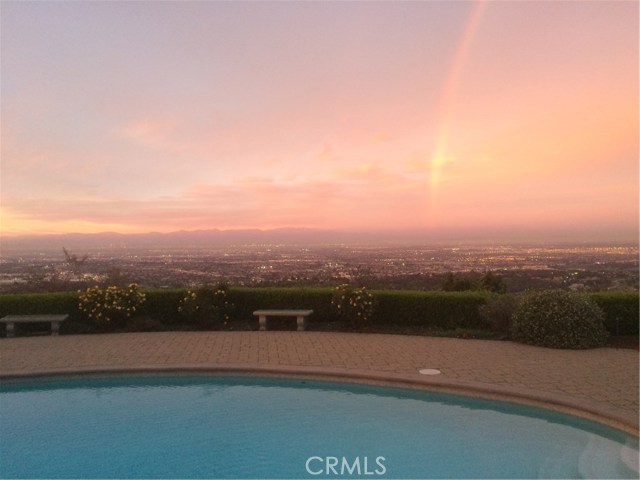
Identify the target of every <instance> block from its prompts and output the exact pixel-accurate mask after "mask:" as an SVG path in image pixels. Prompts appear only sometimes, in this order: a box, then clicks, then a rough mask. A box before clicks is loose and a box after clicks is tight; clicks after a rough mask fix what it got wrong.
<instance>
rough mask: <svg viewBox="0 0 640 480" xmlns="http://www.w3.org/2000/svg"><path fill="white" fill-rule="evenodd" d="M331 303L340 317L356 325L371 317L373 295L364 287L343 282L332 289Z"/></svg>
mask: <svg viewBox="0 0 640 480" xmlns="http://www.w3.org/2000/svg"><path fill="white" fill-rule="evenodd" d="M331 305H333V307H334V308H335V311H336V313H337V314H338V315H339V316H340V317H342V318H344V319H345V320H347V321H348V322H349V323H351V325H352V326H354V327H358V326H361V325H362V324H365V323H366V322H367V321H368V320H370V319H371V315H372V314H373V295H371V293H369V292H368V291H367V289H366V288H365V287H360V288H354V287H352V286H350V285H347V284H346V283H343V284H342V285H339V286H337V287H336V288H335V289H334V291H333V296H332V297H331Z"/></svg>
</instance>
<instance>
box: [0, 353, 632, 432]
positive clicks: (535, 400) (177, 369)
mask: <svg viewBox="0 0 640 480" xmlns="http://www.w3.org/2000/svg"><path fill="white" fill-rule="evenodd" d="M123 374H124V375H129V376H132V375H163V374H172V375H177V374H178V375H188V374H198V375H207V374H208V375H243V376H263V377H264V376H268V377H288V378H307V379H317V380H329V381H331V380H333V381H339V382H346V383H360V384H373V385H381V386H393V387H403V388H411V389H419V390H427V391H437V392H443V393H452V394H458V395H466V396H473V397H480V398H486V399H490V400H500V401H506V402H512V403H517V404H523V405H529V406H533V407H538V408H543V409H547V410H551V411H557V412H562V413H567V414H569V415H574V416H577V417H581V418H586V419H588V420H592V421H595V422H598V423H601V424H605V425H608V426H610V427H613V428H617V429H619V430H622V431H624V432H626V433H628V434H631V435H634V436H636V437H637V436H639V418H638V416H637V415H635V416H634V415H631V414H627V413H621V412H620V411H619V410H618V409H616V408H615V407H611V406H608V405H604V404H602V403H599V402H593V401H589V400H585V399H579V398H575V397H571V396H569V395H561V394H557V393H552V392H541V391H537V390H531V389H527V388H521V387H512V386H503V385H493V384H488V383H481V382H474V381H468V380H454V379H447V378H442V377H438V376H425V375H420V374H418V373H415V374H406V373H395V372H394V373H391V372H377V371H371V370H357V369H341V368H331V367H307V366H264V365H249V364H225V365H213V366H212V365H202V364H176V365H171V366H166V365H137V366H135V367H131V366H121V367H119V366H109V367H72V368H58V369H48V370H34V371H29V372H11V373H2V374H0V381H3V380H19V379H37V378H55V377H67V378H68V377H82V376H117V375H123Z"/></svg>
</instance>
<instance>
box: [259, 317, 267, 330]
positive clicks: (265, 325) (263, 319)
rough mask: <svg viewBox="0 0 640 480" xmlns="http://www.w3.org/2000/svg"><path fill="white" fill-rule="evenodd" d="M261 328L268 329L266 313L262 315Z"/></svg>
mask: <svg viewBox="0 0 640 480" xmlns="http://www.w3.org/2000/svg"><path fill="white" fill-rule="evenodd" d="M259 322H260V330H266V329H267V316H266V315H260V320H259Z"/></svg>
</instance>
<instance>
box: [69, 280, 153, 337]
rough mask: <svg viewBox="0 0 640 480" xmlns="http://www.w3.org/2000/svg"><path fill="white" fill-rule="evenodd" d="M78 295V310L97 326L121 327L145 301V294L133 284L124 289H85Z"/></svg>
mask: <svg viewBox="0 0 640 480" xmlns="http://www.w3.org/2000/svg"><path fill="white" fill-rule="evenodd" d="M79 293H80V297H79V305H78V308H79V309H80V311H81V312H83V313H84V314H85V315H86V316H87V317H88V318H89V319H90V320H91V321H92V322H94V323H95V324H96V325H98V326H102V327H107V328H110V329H113V328H117V327H122V326H124V324H125V323H126V321H127V319H128V318H129V317H131V315H132V314H134V313H136V311H137V310H138V307H139V306H140V305H142V304H143V303H144V301H145V294H144V293H142V292H140V291H139V290H138V285H136V284H135V283H131V284H129V285H128V286H127V287H126V288H119V287H116V286H111V287H106V288H104V289H103V288H100V287H98V286H96V287H91V288H87V290H86V291H85V292H84V293H82V292H79Z"/></svg>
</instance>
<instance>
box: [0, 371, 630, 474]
mask: <svg viewBox="0 0 640 480" xmlns="http://www.w3.org/2000/svg"><path fill="white" fill-rule="evenodd" d="M0 412H1V415H0V477H2V478H638V466H637V458H638V439H637V437H633V436H630V435H627V434H626V433H624V432H621V431H619V430H616V429H613V428H610V427H607V426H603V425H600V424H598V423H594V422H591V421H587V420H585V419H581V418H577V417H572V416H568V415H564V414H560V413H554V412H550V411H546V410H543V409H536V408H530V407H526V406H522V405H516V404H510V403H505V402H496V401H490V400H483V399H477V398H470V397H463V396H455V395H447V394H441V393H433V392H425V391H416V390H408V389H400V388H388V387H375V386H369V385H354V384H344V383H330V382H320V381H303V380H288V379H273V378H254V377H226V376H174V377H155V376H151V377H129V378H127V377H118V378H115V377H108V378H83V379H68V380H38V381H7V382H3V384H2V386H1V388H0Z"/></svg>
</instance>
